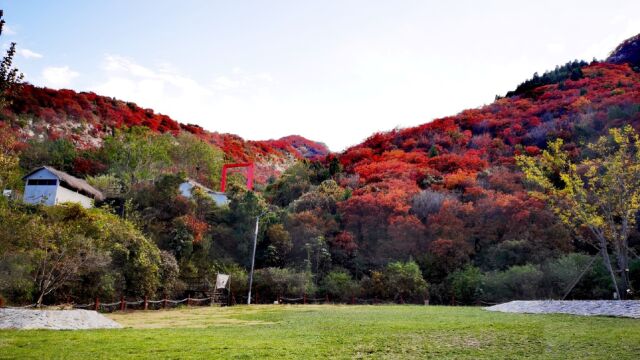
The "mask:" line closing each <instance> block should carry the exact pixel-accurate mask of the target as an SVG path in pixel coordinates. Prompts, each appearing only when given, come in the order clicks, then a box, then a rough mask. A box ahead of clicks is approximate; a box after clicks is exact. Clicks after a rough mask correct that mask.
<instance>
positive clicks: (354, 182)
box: [339, 46, 640, 280]
mask: <svg viewBox="0 0 640 360" xmlns="http://www.w3.org/2000/svg"><path fill="white" fill-rule="evenodd" d="M619 49H620V48H619ZM622 49H627V47H625V46H623V47H622ZM622 51H623V52H624V51H627V50H622ZM634 51H636V52H637V50H634ZM634 54H636V53H633V54H630V53H628V52H627V53H626V55H625V56H626V58H627V59H634V58H635V57H634V56H635V55H634ZM616 59H618V57H616ZM543 78H544V79H545V80H544V81H543V80H541V79H543ZM519 88H520V89H521V91H514V92H512V93H510V96H509V97H505V98H500V99H498V100H496V101H495V102H494V103H492V104H490V105H487V106H483V107H480V108H477V109H470V110H465V111H462V112H461V113H459V114H457V115H455V116H450V117H445V118H441V119H436V120H434V121H433V122H430V123H427V124H424V125H421V126H417V127H412V128H406V129H400V130H394V131H390V132H385V133H377V134H374V135H373V136H371V137H370V138H368V139H367V140H366V141H364V142H363V143H361V144H359V145H356V146H354V147H351V148H349V149H347V150H346V151H345V152H344V153H342V154H341V155H340V156H339V160H340V162H341V164H342V166H343V167H344V169H345V171H346V173H347V175H346V176H344V177H343V178H342V180H341V184H342V185H343V186H351V187H353V188H354V191H353V196H351V198H349V199H348V200H346V201H344V202H342V203H341V204H340V205H339V208H340V212H341V218H342V220H343V228H344V230H345V231H346V235H345V234H341V235H340V238H341V239H349V241H350V242H352V244H351V245H350V246H349V247H350V248H355V249H358V251H359V253H360V254H361V255H364V256H365V257H367V258H368V260H369V261H371V262H373V263H384V262H385V261H388V260H389V259H393V258H403V257H404V258H406V257H408V256H413V257H414V258H417V259H422V260H421V261H423V265H424V267H425V268H427V269H428V270H427V273H428V274H427V276H428V277H429V278H430V279H432V280H434V279H438V278H440V279H442V277H444V276H445V275H446V274H447V273H450V272H451V271H452V270H453V269H455V268H459V267H461V266H463V265H464V264H465V263H468V262H469V261H473V262H474V263H475V264H482V267H484V268H485V269H489V270H491V269H505V268H507V267H509V266H513V265H523V264H525V263H527V262H534V263H535V262H539V261H542V260H543V259H544V258H545V257H547V256H549V255H550V254H551V253H552V252H554V251H558V250H559V251H568V250H570V249H571V248H572V247H574V246H581V245H580V244H574V243H573V241H572V239H571V237H570V236H569V235H568V234H567V233H566V230H564V228H563V227H562V226H561V225H559V224H558V223H557V221H556V220H555V218H554V216H553V215H552V214H551V213H549V211H548V210H546V209H545V207H544V204H542V203H540V202H539V201H537V200H535V199H532V198H530V197H529V196H528V195H527V192H526V191H525V189H524V187H523V184H522V181H521V174H520V172H519V170H518V169H517V168H516V167H515V166H514V155H517V154H522V153H526V154H538V153H539V152H540V151H541V149H543V148H545V147H546V144H547V142H548V141H549V140H552V139H556V138H562V139H564V141H565V149H566V150H569V151H571V152H572V153H573V154H574V155H578V154H579V153H580V151H581V149H582V145H583V144H584V143H586V142H589V141H591V140H593V139H595V138H596V137H597V136H599V135H602V134H603V133H604V132H605V131H606V130H607V129H609V128H611V127H619V126H622V125H624V124H632V125H633V126H634V127H635V128H636V129H639V130H640V73H638V72H635V71H634V70H633V69H632V67H631V65H630V64H629V63H627V62H625V61H616V63H610V62H593V63H591V64H587V63H579V62H573V63H569V64H568V65H566V66H565V67H562V68H557V69H556V70H555V72H550V73H547V74H544V75H543V76H542V77H534V78H533V79H531V80H528V81H527V82H525V83H523V85H521V86H520V87H519ZM638 241H640V236H638V234H634V236H633V239H632V243H634V244H635V243H638ZM554 249H555V250H554ZM425 254H426V255H425Z"/></svg>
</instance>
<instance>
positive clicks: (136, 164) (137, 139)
mask: <svg viewBox="0 0 640 360" xmlns="http://www.w3.org/2000/svg"><path fill="white" fill-rule="evenodd" d="M173 141H174V140H173V137H172V136H171V135H169V134H156V133H153V132H151V131H150V130H149V129H147V128H145V127H133V128H131V129H127V130H124V131H117V132H116V134H115V135H114V136H111V137H108V138H106V139H105V141H104V145H103V148H102V151H103V152H104V155H105V157H106V158H107V159H108V162H109V168H110V171H111V173H113V174H115V175H117V176H118V177H120V178H121V179H122V180H123V181H124V183H125V185H126V187H127V189H129V188H130V187H131V186H132V185H135V184H137V183H139V182H141V181H145V180H155V179H156V178H157V177H158V176H159V175H160V174H162V173H164V172H166V171H168V168H169V166H170V165H171V161H170V160H171V158H170V156H169V153H170V151H171V149H172V146H175V145H174V144H173Z"/></svg>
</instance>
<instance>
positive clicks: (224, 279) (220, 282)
mask: <svg viewBox="0 0 640 360" xmlns="http://www.w3.org/2000/svg"><path fill="white" fill-rule="evenodd" d="M228 284H229V275H227V274H218V276H216V289H226V288H227V286H228Z"/></svg>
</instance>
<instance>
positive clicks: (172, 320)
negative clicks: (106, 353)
mask: <svg viewBox="0 0 640 360" xmlns="http://www.w3.org/2000/svg"><path fill="white" fill-rule="evenodd" d="M259 312H261V311H260V310H259V309H250V308H240V307H233V308H220V307H206V308H188V309H171V310H150V311H132V312H124V313H112V314H109V315H107V316H108V317H109V318H111V319H112V320H114V321H117V322H118V323H120V324H121V325H123V326H124V327H128V328H133V329H163V328H207V327H212V326H225V325H244V326H251V325H267V324H273V322H268V321H260V320H242V319H237V318H235V316H240V315H247V314H256V313H259Z"/></svg>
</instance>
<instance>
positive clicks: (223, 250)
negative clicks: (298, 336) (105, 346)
mask: <svg viewBox="0 0 640 360" xmlns="http://www.w3.org/2000/svg"><path fill="white" fill-rule="evenodd" d="M634 41H635V40H633V39H630V40H628V41H627V42H625V43H624V44H623V45H621V46H620V47H618V49H617V50H616V51H615V52H614V53H612V55H611V57H610V58H609V59H615V61H614V60H611V61H604V62H598V61H593V62H591V63H586V62H578V61H574V62H570V63H567V64H566V65H564V66H561V67H558V68H556V69H555V70H552V71H550V72H547V73H545V74H543V75H538V74H535V75H534V76H533V77H532V78H531V79H529V80H527V81H525V82H523V83H522V84H521V85H520V86H518V87H516V88H515V89H514V90H513V91H512V92H509V93H508V94H507V95H506V96H505V97H499V98H497V99H496V101H495V102H494V103H492V104H489V105H486V106H483V107H480V108H477V109H470V110H465V111H463V112H461V113H459V114H457V115H455V116H450V117H446V118H442V119H436V120H434V121H432V122H429V123H427V124H424V125H421V126H417V127H412V128H406V129H397V130H393V131H390V132H385V133H377V134H374V135H372V136H371V137H370V138H369V139H367V140H366V141H364V142H363V143H361V144H359V145H356V146H353V147H351V148H349V149H347V150H345V151H344V152H342V153H339V154H327V150H326V148H325V147H324V146H323V145H321V144H319V143H314V142H310V141H308V140H306V139H303V138H300V137H295V136H293V137H286V138H282V139H280V140H275V141H262V142H255V141H249V142H245V141H243V140H242V139H240V138H238V137H236V136H233V135H228V134H217V133H210V132H207V131H205V130H203V129H201V128H198V127H196V126H193V125H180V124H178V123H176V122H175V121H173V120H171V119H170V118H168V117H166V116H163V115H157V114H154V113H153V112H152V111H151V110H144V109H140V108H138V107H137V106H135V105H133V104H128V103H124V102H121V101H116V100H112V99H109V98H105V97H100V96H97V95H95V94H90V93H80V94H78V93H75V92H73V91H70V90H60V91H55V90H49V89H41V88H36V87H33V86H29V85H27V86H23V87H22V89H21V90H20V91H18V92H16V93H15V94H14V95H13V98H12V102H11V105H10V107H9V108H7V110H6V111H5V113H4V124H3V125H2V126H1V127H0V131H1V132H2V136H0V138H2V139H3V143H2V147H3V149H4V150H3V151H4V154H5V155H4V156H5V158H7V159H13V160H12V161H13V162H11V161H6V163H7V164H9V165H7V166H5V169H7V170H6V172H5V173H6V174H9V175H7V176H5V179H4V180H3V181H4V182H5V184H14V185H15V186H19V185H16V184H19V180H16V179H19V175H20V174H24V172H25V171H27V169H29V168H31V167H33V166H35V165H37V164H42V163H47V164H49V165H52V166H56V167H59V168H61V170H65V171H69V172H72V173H74V174H76V175H78V176H88V181H89V182H90V183H91V184H93V185H94V186H96V187H98V188H100V189H102V190H103V191H105V192H110V193H111V195H112V196H114V197H119V198H122V199H123V200H124V202H125V203H126V214H127V215H126V219H118V218H116V217H113V216H111V215H107V214H105V213H107V212H109V208H104V209H103V210H90V211H87V210H82V209H77V208H75V207H71V208H65V209H64V210H62V209H58V210H55V209H53V210H52V209H44V208H40V207H29V206H25V205H22V204H19V202H18V203H11V202H8V203H5V204H4V205H3V207H2V210H3V211H4V215H2V214H0V219H2V221H3V224H2V227H0V238H3V236H7V238H9V233H7V234H5V235H3V233H2V231H9V232H10V235H11V236H10V237H11V238H13V239H16V240H15V241H16V243H15V244H13V245H11V247H7V248H11V249H15V251H14V252H13V253H10V256H8V255H6V254H8V253H9V252H7V253H5V257H6V258H8V259H10V260H11V261H13V262H11V261H8V262H5V264H6V267H7V268H8V269H9V270H6V271H5V274H6V273H11V274H14V277H13V278H12V279H18V280H11V281H9V282H8V283H7V282H5V284H4V288H5V290H4V294H6V295H5V296H7V297H9V298H10V299H11V300H12V301H15V302H25V301H28V300H29V299H32V298H33V296H34V293H36V292H37V291H36V290H37V289H34V288H33V286H32V285H31V287H30V285H29V281H28V280H26V279H28V276H26V275H25V276H24V278H21V277H20V274H23V273H24V274H27V275H28V274H29V270H28V269H25V268H24V267H23V266H22V265H21V264H23V263H24V259H25V258H28V259H30V257H31V256H33V258H34V259H37V258H38V256H40V255H41V254H40V253H34V254H31V253H30V252H29V251H24V252H20V251H18V250H20V249H21V247H20V246H24V243H21V242H20V241H24V240H20V241H18V239H25V238H29V237H33V236H35V235H34V234H33V233H32V232H29V231H27V229H26V227H24V226H23V225H21V224H25V223H27V222H29V221H32V222H33V223H34V224H36V225H38V226H41V227H46V226H50V224H51V223H52V222H54V223H55V222H56V221H63V222H66V223H68V224H71V225H73V226H75V227H76V228H82V227H83V226H80V225H82V224H85V223H86V222H87V221H89V220H88V219H92V218H96V219H98V220H99V221H100V224H98V225H99V226H98V225H96V227H86V226H84V230H83V232H82V236H83V237H87V238H91V237H96V238H97V239H98V240H96V242H97V244H99V247H96V251H97V252H98V253H100V254H101V256H103V258H101V259H107V260H104V261H107V262H108V263H109V264H111V265H110V266H113V267H114V270H113V271H114V272H115V274H116V275H117V277H114V275H113V274H112V273H110V272H108V271H106V270H104V271H103V270H101V271H90V267H88V268H86V269H85V268H81V269H77V274H75V275H74V276H73V277H72V278H71V279H70V280H69V282H68V283H66V284H64V286H60V288H58V289H57V290H56V291H53V292H51V294H49V295H48V296H49V297H48V298H45V299H48V301H51V302H52V301H56V299H60V298H63V297H64V296H69V297H74V298H76V299H78V300H86V299H90V298H92V297H93V296H95V295H96V294H97V293H100V294H101V296H102V297H107V298H109V297H117V296H119V295H120V294H124V295H125V296H129V297H138V298H139V297H141V296H144V295H152V294H154V293H156V294H157V293H160V292H164V293H169V294H176V295H178V294H184V293H185V292H189V291H190V290H189V289H190V287H189V284H190V283H192V282H194V281H200V280H202V279H212V277H213V276H215V273H216V272H219V271H221V272H226V273H230V274H232V277H233V278H234V286H235V288H234V291H235V292H236V293H235V294H236V295H237V296H238V297H240V296H241V295H242V294H244V293H245V291H246V286H247V284H246V282H245V281H244V279H246V275H247V273H246V271H247V268H248V266H249V264H250V260H251V259H250V255H251V251H250V250H251V246H252V243H251V240H252V232H253V230H254V225H255V219H256V218H255V217H256V216H258V215H260V214H262V215H263V217H262V218H261V220H260V232H259V236H258V250H257V259H256V264H257V269H258V270H257V273H256V283H255V286H256V289H255V290H256V291H257V292H258V293H260V294H261V296H262V297H263V299H264V300H265V301H273V300H274V299H275V298H276V297H277V296H278V295H288V296H291V297H297V296H300V295H302V294H310V295H312V294H316V295H318V296H330V297H331V298H332V299H336V300H340V301H349V299H352V298H353V297H363V298H369V299H371V298H377V299H385V300H388V301H398V302H402V301H414V302H419V301H422V300H424V299H425V298H430V299H431V301H432V302H435V303H450V302H455V303H464V304H471V303H479V302H481V301H485V302H497V301H505V300H509V299H527V298H560V297H562V296H563V295H564V294H565V291H566V290H567V288H568V286H569V285H571V284H572V283H573V281H574V280H575V279H576V278H577V276H578V275H579V274H580V273H581V272H582V271H583V270H584V269H585V266H586V265H587V264H589V263H590V261H591V259H592V256H593V255H597V254H598V249H597V248H595V247H594V246H593V245H592V244H591V243H590V242H588V241H584V239H583V238H582V237H583V235H585V234H583V233H582V232H581V229H578V230H576V227H572V226H568V225H567V221H566V216H565V218H564V221H563V218H562V217H561V216H560V217H559V216H557V215H558V214H557V212H554V210H553V208H552V207H551V206H550V205H549V204H548V203H547V202H545V201H544V200H543V199H542V198H541V197H539V196H532V193H531V191H533V190H536V189H537V188H536V187H535V184H532V183H531V182H527V181H524V180H523V176H524V175H523V172H522V171H521V167H520V166H519V165H518V164H517V161H516V158H517V157H518V156H519V155H525V156H527V158H530V159H536V158H537V157H539V156H540V155H541V154H542V153H543V152H544V151H545V150H548V146H549V145H548V144H549V143H550V142H555V141H557V140H558V139H560V140H562V143H561V145H559V149H554V151H556V150H557V151H560V152H562V156H564V157H563V159H568V160H567V161H569V160H571V161H574V162H576V163H579V162H580V161H583V160H585V159H591V158H593V157H594V156H597V155H600V154H594V150H593V149H594V147H587V144H589V143H593V142H594V141H596V140H598V139H599V138H601V137H603V138H602V139H604V140H601V143H602V144H605V143H606V136H614V137H615V136H616V135H615V134H616V133H615V132H613V133H611V134H612V135H609V130H610V129H614V128H621V127H623V126H625V125H631V126H632V127H633V128H635V129H636V130H640V73H639V72H638V69H637V63H635V62H634V61H635V60H633V59H637V57H636V55H637V51H638V50H637V47H634V46H635V45H633V44H635V42H634ZM634 49H635V50H634ZM625 59H627V60H625ZM336 131H339V129H336ZM203 140H204V142H203ZM211 145H214V146H211ZM602 148H606V146H605V145H602ZM604 152H605V151H603V153H604ZM544 154H545V156H546V157H549V154H548V153H544ZM519 159H522V158H519ZM230 160H234V161H245V160H249V161H256V162H258V163H259V164H262V165H261V167H259V168H258V170H257V172H258V174H259V175H261V176H262V178H261V180H262V183H263V185H262V186H260V187H259V188H258V189H257V191H255V192H251V191H246V189H244V188H243V186H242V178H241V177H238V178H235V180H234V184H233V185H232V186H231V189H230V191H229V194H228V195H229V197H230V199H231V202H230V204H229V205H228V206H221V207H219V206H216V205H215V203H213V202H212V201H211V200H210V199H209V198H207V197H206V196H205V195H203V194H199V195H198V194H196V196H195V197H194V198H192V199H187V198H185V197H183V196H181V195H179V194H178V190H177V186H178V184H179V183H180V182H181V181H183V180H184V177H185V176H189V177H192V178H196V179H198V180H200V181H202V182H204V183H205V184H209V185H211V186H215V185H216V184H217V182H218V179H217V178H216V176H217V175H216V174H217V173H216V172H217V171H219V169H220V166H221V164H222V163H223V162H225V161H230ZM532 161H533V160H532ZM11 164H13V165H11ZM289 165H290V166H289ZM558 166H560V163H558ZM581 171H583V170H581ZM603 174H605V173H604V172H603ZM547 175H549V176H550V177H551V180H550V181H551V182H552V183H554V184H556V185H557V186H559V187H560V188H564V187H565V181H566V179H563V178H561V177H556V178H554V176H555V175H557V174H556V173H554V172H551V173H550V174H547ZM591 175H593V174H591ZM630 202H633V203H635V200H633V201H631V200H630ZM96 212H97V213H96ZM17 213H20V214H23V215H20V216H18V215H16V214H17ZM56 219H58V220H56ZM122 222H124V223H125V224H122ZM100 226H107V227H111V226H114V227H115V226H120V227H125V226H130V228H127V229H128V230H127V232H126V234H125V235H123V236H127V237H129V238H130V239H124V238H122V237H117V235H116V234H114V233H112V232H105V231H102V230H100V229H102V228H101V227H100ZM63 228H64V227H63ZM3 229H4V230H3ZM7 229H19V231H23V232H24V233H17V232H16V231H15V230H7ZM624 231H625V232H626V233H625V234H627V233H628V234H627V235H628V238H629V241H628V248H629V249H630V251H631V252H632V253H635V252H636V251H637V250H639V249H640V233H639V232H638V229H637V227H636V226H632V227H630V228H627V227H625V230H624ZM51 236H52V237H51V239H55V236H54V235H51ZM69 236H70V237H72V236H71V235H69ZM110 237H112V238H113V239H111V238H110ZM145 239H146V240H148V241H145ZM52 241H53V240H52ZM112 242H113V243H116V244H118V243H123V244H125V245H126V246H125V245H123V246H124V248H125V250H126V251H129V252H135V247H136V246H144V247H145V249H146V250H145V251H147V252H148V254H149V256H148V258H147V260H146V261H147V262H145V261H143V260H142V259H139V258H135V257H134V258H128V257H127V256H125V255H126V253H125V254H124V255H122V254H120V253H119V252H118V251H120V250H118V247H117V246H115V245H106V244H111V243H112ZM27 243H28V242H27ZM20 244H22V245H20ZM127 246H129V247H128V248H127ZM149 246H150V248H149ZM625 246H626V245H625ZM132 247H133V248H132ZM123 251H124V250H123ZM39 254H40V255H39ZM109 259H110V260H109ZM91 261H94V262H95V261H97V260H95V259H94V260H91ZM594 264H595V265H594V266H593V267H590V268H589V269H588V271H587V272H586V274H585V276H584V277H583V278H582V280H580V281H579V282H578V283H577V285H576V287H575V289H574V290H572V292H571V294H570V297H572V298H610V297H611V294H612V292H613V291H614V290H613V288H612V286H611V283H610V278H609V277H608V274H607V270H606V269H605V264H602V263H601V262H596V263H594ZM623 265H624V264H623ZM137 267H142V268H144V269H145V271H140V272H136V271H133V270H132V269H135V268H137ZM151 268H153V269H156V270H149V269H151ZM628 268H629V277H630V279H631V286H632V287H633V288H636V289H637V288H640V261H638V259H637V257H635V258H633V259H632V261H631V262H630V263H629V267H628ZM104 269H107V268H104ZM16 274H17V275H16ZM20 279H22V280H20ZM21 281H22V282H21ZM140 284H145V286H144V287H141V285H140ZM0 285H1V283H0ZM7 289H8V290H7ZM629 296H633V295H632V294H631V293H630V294H629Z"/></svg>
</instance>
